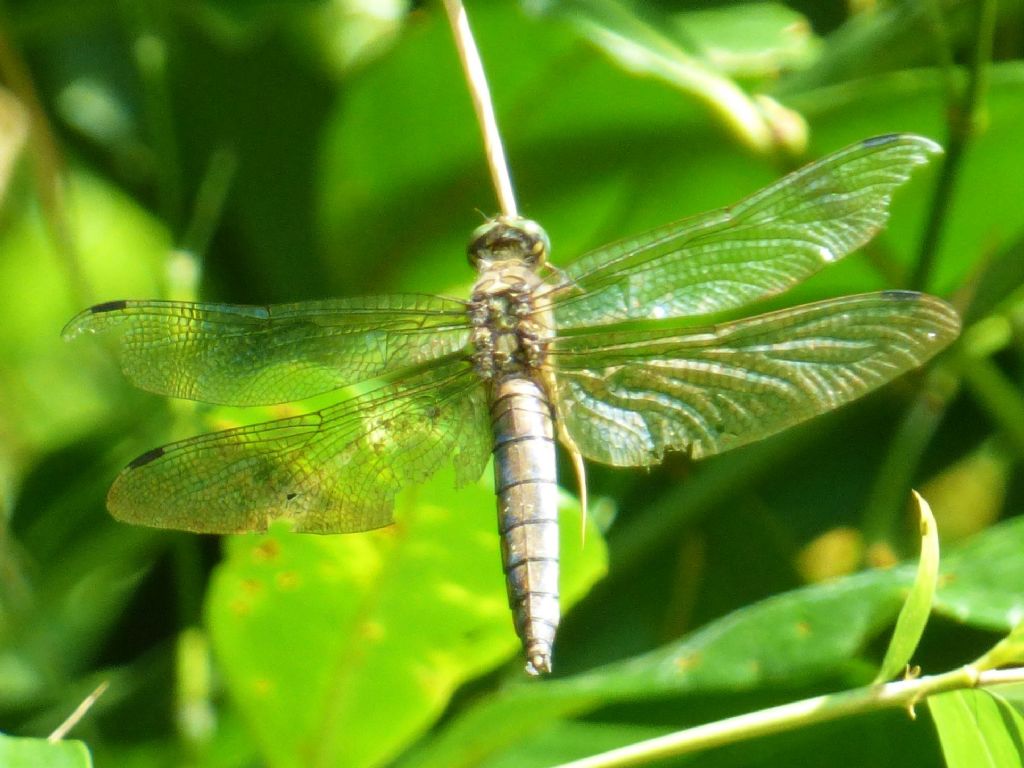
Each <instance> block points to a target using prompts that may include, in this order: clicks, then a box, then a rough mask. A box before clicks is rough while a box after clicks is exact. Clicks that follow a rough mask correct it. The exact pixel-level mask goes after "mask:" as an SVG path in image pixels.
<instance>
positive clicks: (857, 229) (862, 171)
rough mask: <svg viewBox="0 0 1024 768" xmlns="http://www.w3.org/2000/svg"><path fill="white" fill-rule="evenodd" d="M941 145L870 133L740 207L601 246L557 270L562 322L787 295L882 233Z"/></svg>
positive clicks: (703, 308) (580, 323)
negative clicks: (892, 209) (913, 178)
mask: <svg viewBox="0 0 1024 768" xmlns="http://www.w3.org/2000/svg"><path fill="white" fill-rule="evenodd" d="M940 151H941V149H940V148H939V146H938V145H937V144H935V143H934V142H932V141H929V140H928V139H925V138H921V137H920V136H912V135H891V136H880V137H877V138H874V139H868V140H866V141H863V142H860V143H859V144H855V145H853V146H850V147H847V148H846V149H843V150H840V151H839V152H836V153H835V154H832V155H829V156H828V157H825V158H823V159H822V160H819V161H818V162H816V163H812V164H811V165H808V166H807V167H805V168H802V169H801V170H798V171H796V172H794V173H791V174H790V175H788V176H786V177H785V178H783V179H781V180H779V181H777V182H776V183H774V184H772V185H771V186H769V187H767V188H766V189H763V190H761V191H760V192H757V193H756V194H754V195H752V196H751V197H748V198H747V199H746V200H744V201H742V202H740V203H738V204H737V205H735V206H733V207H732V208H726V209H722V210H719V211H712V212H710V213H705V214H702V215H699V216H696V217H693V218H690V219H685V220H683V221H680V222H677V223H675V224H669V225H668V226H665V227H662V228H660V229H656V230H654V231H653V232H649V233H647V234H645V235H641V236H639V237H636V238H633V239H630V240H624V241H622V242H619V243H616V244H613V245H610V246H607V247H605V248H602V249H600V250H597V251H594V252H592V253H590V254H588V255H586V256H583V257H582V258H581V259H580V260H579V261H577V262H575V263H574V264H570V265H569V267H567V268H566V269H565V270H564V272H563V273H562V276H561V278H553V279H561V280H563V281H564V283H562V284H560V285H558V286H554V287H553V296H554V299H553V303H554V314H555V321H556V324H557V326H558V327H559V328H563V329H565V328H583V327H586V326H590V325H602V324H609V323H616V322H621V321H624V320H634V319H661V318H671V317H688V316H695V315H705V314H710V313H713V312H720V311H723V310H728V309H734V308H737V307H740V306H744V305H746V304H749V303H750V302H752V301H755V300H758V299H762V298H765V297H768V296H773V295H775V294H778V293H781V292H782V291H785V290H786V289H788V288H790V287H792V286H793V285H795V284H797V283H799V282H801V281H802V280H804V279H806V278H807V277H809V276H810V275H812V274H813V273H815V272H817V271H818V270H819V269H821V268H822V267H823V266H825V265H826V264H828V263H830V262H833V261H836V260H837V259H840V258H842V257H843V256H845V255H846V254H847V253H850V252H852V251H854V250H856V249H857V248H859V247H860V246H862V245H864V244H865V243H866V242H868V241H869V240H870V239H871V238H872V237H874V235H875V234H876V233H877V232H878V231H879V230H880V229H881V228H882V227H883V226H884V224H885V222H886V219H887V218H888V210H889V201H890V199H891V197H892V193H893V191H894V190H895V189H896V188H897V187H899V186H900V185H901V184H903V183H904V182H905V181H906V180H907V179H908V178H909V177H910V173H911V171H913V169H914V168H915V166H918V165H921V164H923V163H926V162H927V161H928V160H929V158H930V156H932V155H934V154H936V153H938V152H940Z"/></svg>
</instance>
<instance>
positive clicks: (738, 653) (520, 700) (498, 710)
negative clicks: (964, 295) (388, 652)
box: [409, 519, 1024, 768]
mask: <svg viewBox="0 0 1024 768" xmlns="http://www.w3.org/2000/svg"><path fill="white" fill-rule="evenodd" d="M1022 549H1024V520H1022V519H1017V520H1013V521H1011V522H1009V523H1004V524H1003V525H1000V526H996V527H994V528H992V529H989V530H988V531H986V532H985V533H982V534H979V535H978V536H975V537H974V538H973V539H971V541H970V542H969V543H968V544H967V545H965V546H963V547H960V548H959V549H958V550H956V551H955V552H953V553H951V554H950V555H949V557H948V558H947V561H946V568H945V569H944V570H943V579H942V581H940V584H941V585H942V586H941V587H940V589H939V591H938V593H937V596H936V604H937V605H943V604H944V605H945V607H946V608H947V610H948V608H949V602H950V601H948V600H947V601H945V603H944V600H943V595H944V593H945V592H946V591H947V590H954V589H956V588H957V586H959V585H958V582H961V581H963V582H964V583H965V584H967V585H968V586H967V590H969V591H963V592H958V593H957V594H956V595H955V598H954V602H955V604H956V606H957V608H958V610H959V611H960V615H959V617H958V618H959V619H960V620H961V621H964V622H965V623H975V624H980V625H982V626H984V625H986V624H987V623H988V622H989V621H990V620H992V619H993V618H994V616H993V612H992V611H991V606H992V605H1002V604H1003V601H1004V600H1005V601H1006V602H1007V603H1009V602H1015V603H1016V605H1017V609H1016V610H1017V611H1021V610H1024V596H1021V594H1020V590H1019V589H1017V588H1016V585H1018V584H1021V583H1024V558H1021V557H1020V551H1021V550H1022ZM950 567H952V568H955V569H956V570H955V573H956V574H957V575H956V576H952V575H949V576H948V578H947V574H950V571H949V570H947V569H949V568H950ZM996 574H999V577H998V578H996ZM913 578H914V567H913V566H910V565H906V566H901V567H899V568H893V569H889V570H875V571H867V572H864V573H859V574H856V575H854V576H850V577H848V578H846V579H842V580H838V581H832V582H826V583H824V584H817V585H813V586H809V587H805V588H803V589H798V590H794V591H792V592H788V593H785V594H781V595H777V596H775V597H772V598H769V599H767V600H764V601H762V602H760V603H757V604H754V605H751V606H748V607H745V608H741V609H740V610H737V611H734V612H733V613H731V614H729V615H728V616H725V617H723V618H721V619H719V620H718V621H715V622H712V623H711V624H709V625H707V626H705V627H703V628H701V629H700V630H698V631H696V632H694V633H692V634H690V635H688V636H686V637H683V638H682V639H680V640H678V641H675V642H672V643H668V644H666V645H665V646H663V647H662V648H659V649H657V650H654V651H652V652H650V653H646V654H643V655H641V656H637V657H635V658H632V659H628V660H626V661H623V662H617V663H614V664H609V665H607V666H605V667H601V668H599V669H595V670H593V671H592V672H588V673H585V674H581V675H578V676H576V677H573V678H568V679H564V680H551V681H546V682H545V683H543V684H542V685H538V686H526V685H519V686H509V687H507V688H506V689H504V690H503V691H501V692H500V693H498V694H496V695H494V696H492V697H491V698H490V699H486V700H483V701H481V702H480V703H479V704H478V705H477V706H475V707H473V708H470V709H467V710H466V711H465V712H464V713H463V714H462V715H461V716H460V717H458V718H456V719H455V720H453V721H452V722H451V724H450V725H449V726H448V727H447V728H446V729H445V731H443V732H442V733H441V734H439V735H438V736H437V737H436V738H435V739H434V740H433V741H432V742H431V743H430V744H429V745H426V746H425V747H423V748H422V749H421V750H419V751H417V752H416V753H414V754H413V755H411V756H410V762H409V764H415V765H416V766H425V765H426V766H446V767H447V768H451V767H452V766H463V765H466V766H468V765H473V764H476V761H478V760H479V759H480V756H481V755H482V754H486V753H490V752H498V751H500V750H501V749H502V748H503V747H507V746H510V745H512V744H516V743H518V742H520V741H522V740H524V739H529V738H531V737H532V734H534V733H535V732H538V731H540V730H542V729H544V728H546V727H547V726H548V724H549V723H551V722H552V721H553V720H555V719H558V718H562V717H567V716H572V715H579V714H580V713H582V712H586V711H589V710H591V709H593V708H595V707H597V706H604V705H609V704H611V703H614V702H622V701H629V702H634V703H635V702H637V701H641V700H647V699H653V698H661V697H664V696H666V695H682V694H690V695H693V694H697V693H702V694H712V693H736V692H740V691H750V690H756V689H759V688H767V687H769V686H773V685H775V686H781V685H786V686H793V685H797V684H800V683H804V682H808V681H810V680H814V679H820V678H821V677H823V676H826V675H828V674H830V673H831V674H834V673H836V672H837V671H839V670H840V669H842V668H843V666H844V665H846V664H848V663H849V662H850V661H851V660H853V659H855V658H856V657H857V656H858V655H859V654H861V653H862V652H863V651H864V649H865V647H866V646H867V645H868V644H869V643H870V642H871V641H872V640H873V639H874V638H875V637H876V636H877V635H878V633H879V632H880V631H881V629H882V628H883V627H884V626H886V625H888V624H889V623H890V622H892V621H893V620H894V619H895V617H896V614H897V613H898V611H899V609H900V606H901V605H902V604H903V603H904V595H905V594H906V590H907V589H908V588H909V587H910V586H911V584H912V583H913ZM1013 615H1014V614H1013V611H1012V610H1011V611H1010V612H1009V614H1007V615H1006V616H1005V617H1004V618H1005V619H1006V621H1007V622H1009V621H1010V620H1011V618H1012V616H1013ZM1009 626H1010V625H1009V623H1007V624H1006V625H1005V627H1004V628H1005V629H1008V628H1009Z"/></svg>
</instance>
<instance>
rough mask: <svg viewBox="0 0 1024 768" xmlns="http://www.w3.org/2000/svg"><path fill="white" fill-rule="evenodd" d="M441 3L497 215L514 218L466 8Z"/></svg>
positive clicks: (448, 0)
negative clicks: (498, 210)
mask: <svg viewBox="0 0 1024 768" xmlns="http://www.w3.org/2000/svg"><path fill="white" fill-rule="evenodd" d="M444 7H445V10H446V11H447V12H448V21H449V22H450V23H451V27H452V34H454V35H455V47H456V48H457V49H458V51H459V59H460V60H461V61H462V68H463V70H464V71H465V73H466V83H467V85H468V86H469V95H470V97H471V98H472V100H473V109H474V110H476V118H477V122H479V123H480V131H481V133H483V137H484V152H485V154H486V155H487V165H488V167H489V168H490V169H491V180H492V181H493V182H494V191H495V193H496V194H497V196H498V205H499V207H500V208H501V215H502V216H504V217H506V218H515V217H517V216H518V215H519V214H518V211H517V208H516V198H515V194H514V193H513V191H512V179H511V177H510V176H509V172H508V163H507V162H506V161H505V150H504V148H503V147H502V145H501V134H500V133H499V132H498V121H497V119H496V118H495V117H494V104H493V103H492V102H491V92H490V89H489V88H488V87H487V76H486V75H485V74H484V66H483V63H482V62H481V61H480V52H479V51H478V50H477V48H476V43H475V42H474V41H473V32H472V30H470V28H469V19H468V18H467V17H466V9H465V8H464V7H463V5H462V3H461V2H460V0H445V3H444Z"/></svg>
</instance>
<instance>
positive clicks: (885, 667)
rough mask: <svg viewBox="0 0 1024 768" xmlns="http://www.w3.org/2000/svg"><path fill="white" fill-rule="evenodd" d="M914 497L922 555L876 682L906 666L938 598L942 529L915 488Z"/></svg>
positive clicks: (891, 675)
mask: <svg viewBox="0 0 1024 768" xmlns="http://www.w3.org/2000/svg"><path fill="white" fill-rule="evenodd" d="M914 499H915V500H916V501H917V509H918V513H919V514H920V516H921V556H920V559H919V560H918V561H917V575H916V576H915V577H914V584H913V586H911V588H910V592H909V593H908V594H907V599H906V602H904V603H903V607H902V608H901V609H900V615H899V618H897V619H896V629H895V630H893V633H892V639H891V640H890V641H889V647H888V648H887V649H886V651H885V658H884V659H883V660H882V666H881V668H880V669H879V670H878V675H877V676H876V677H875V682H876V683H882V682H885V681H886V680H891V679H892V678H894V677H896V676H897V675H898V674H900V673H901V672H903V671H904V670H905V669H906V667H907V664H909V663H910V659H911V658H912V657H913V655H914V651H915V650H917V644H918V643H919V642H921V635H923V634H924V627H925V625H926V624H927V623H928V614H929V613H931V608H932V601H933V600H934V598H935V586H936V584H937V583H938V578H939V532H938V528H937V527H936V525H935V518H934V517H932V511H931V508H929V506H928V502H927V501H925V500H924V499H923V498H922V497H921V495H920V494H918V493H917V491H914Z"/></svg>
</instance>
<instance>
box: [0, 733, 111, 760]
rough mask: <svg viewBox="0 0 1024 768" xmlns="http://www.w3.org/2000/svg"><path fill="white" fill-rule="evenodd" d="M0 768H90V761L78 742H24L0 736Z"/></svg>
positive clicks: (43, 740)
mask: <svg viewBox="0 0 1024 768" xmlns="http://www.w3.org/2000/svg"><path fill="white" fill-rule="evenodd" d="M0 765H2V766H3V767H4V768H90V766H92V758H91V757H90V756H89V750H88V749H87V748H86V746H85V744H84V743H83V742H81V741H56V742H51V741H47V740H46V739H25V738H18V737H15V736H7V735H6V734H0Z"/></svg>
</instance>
